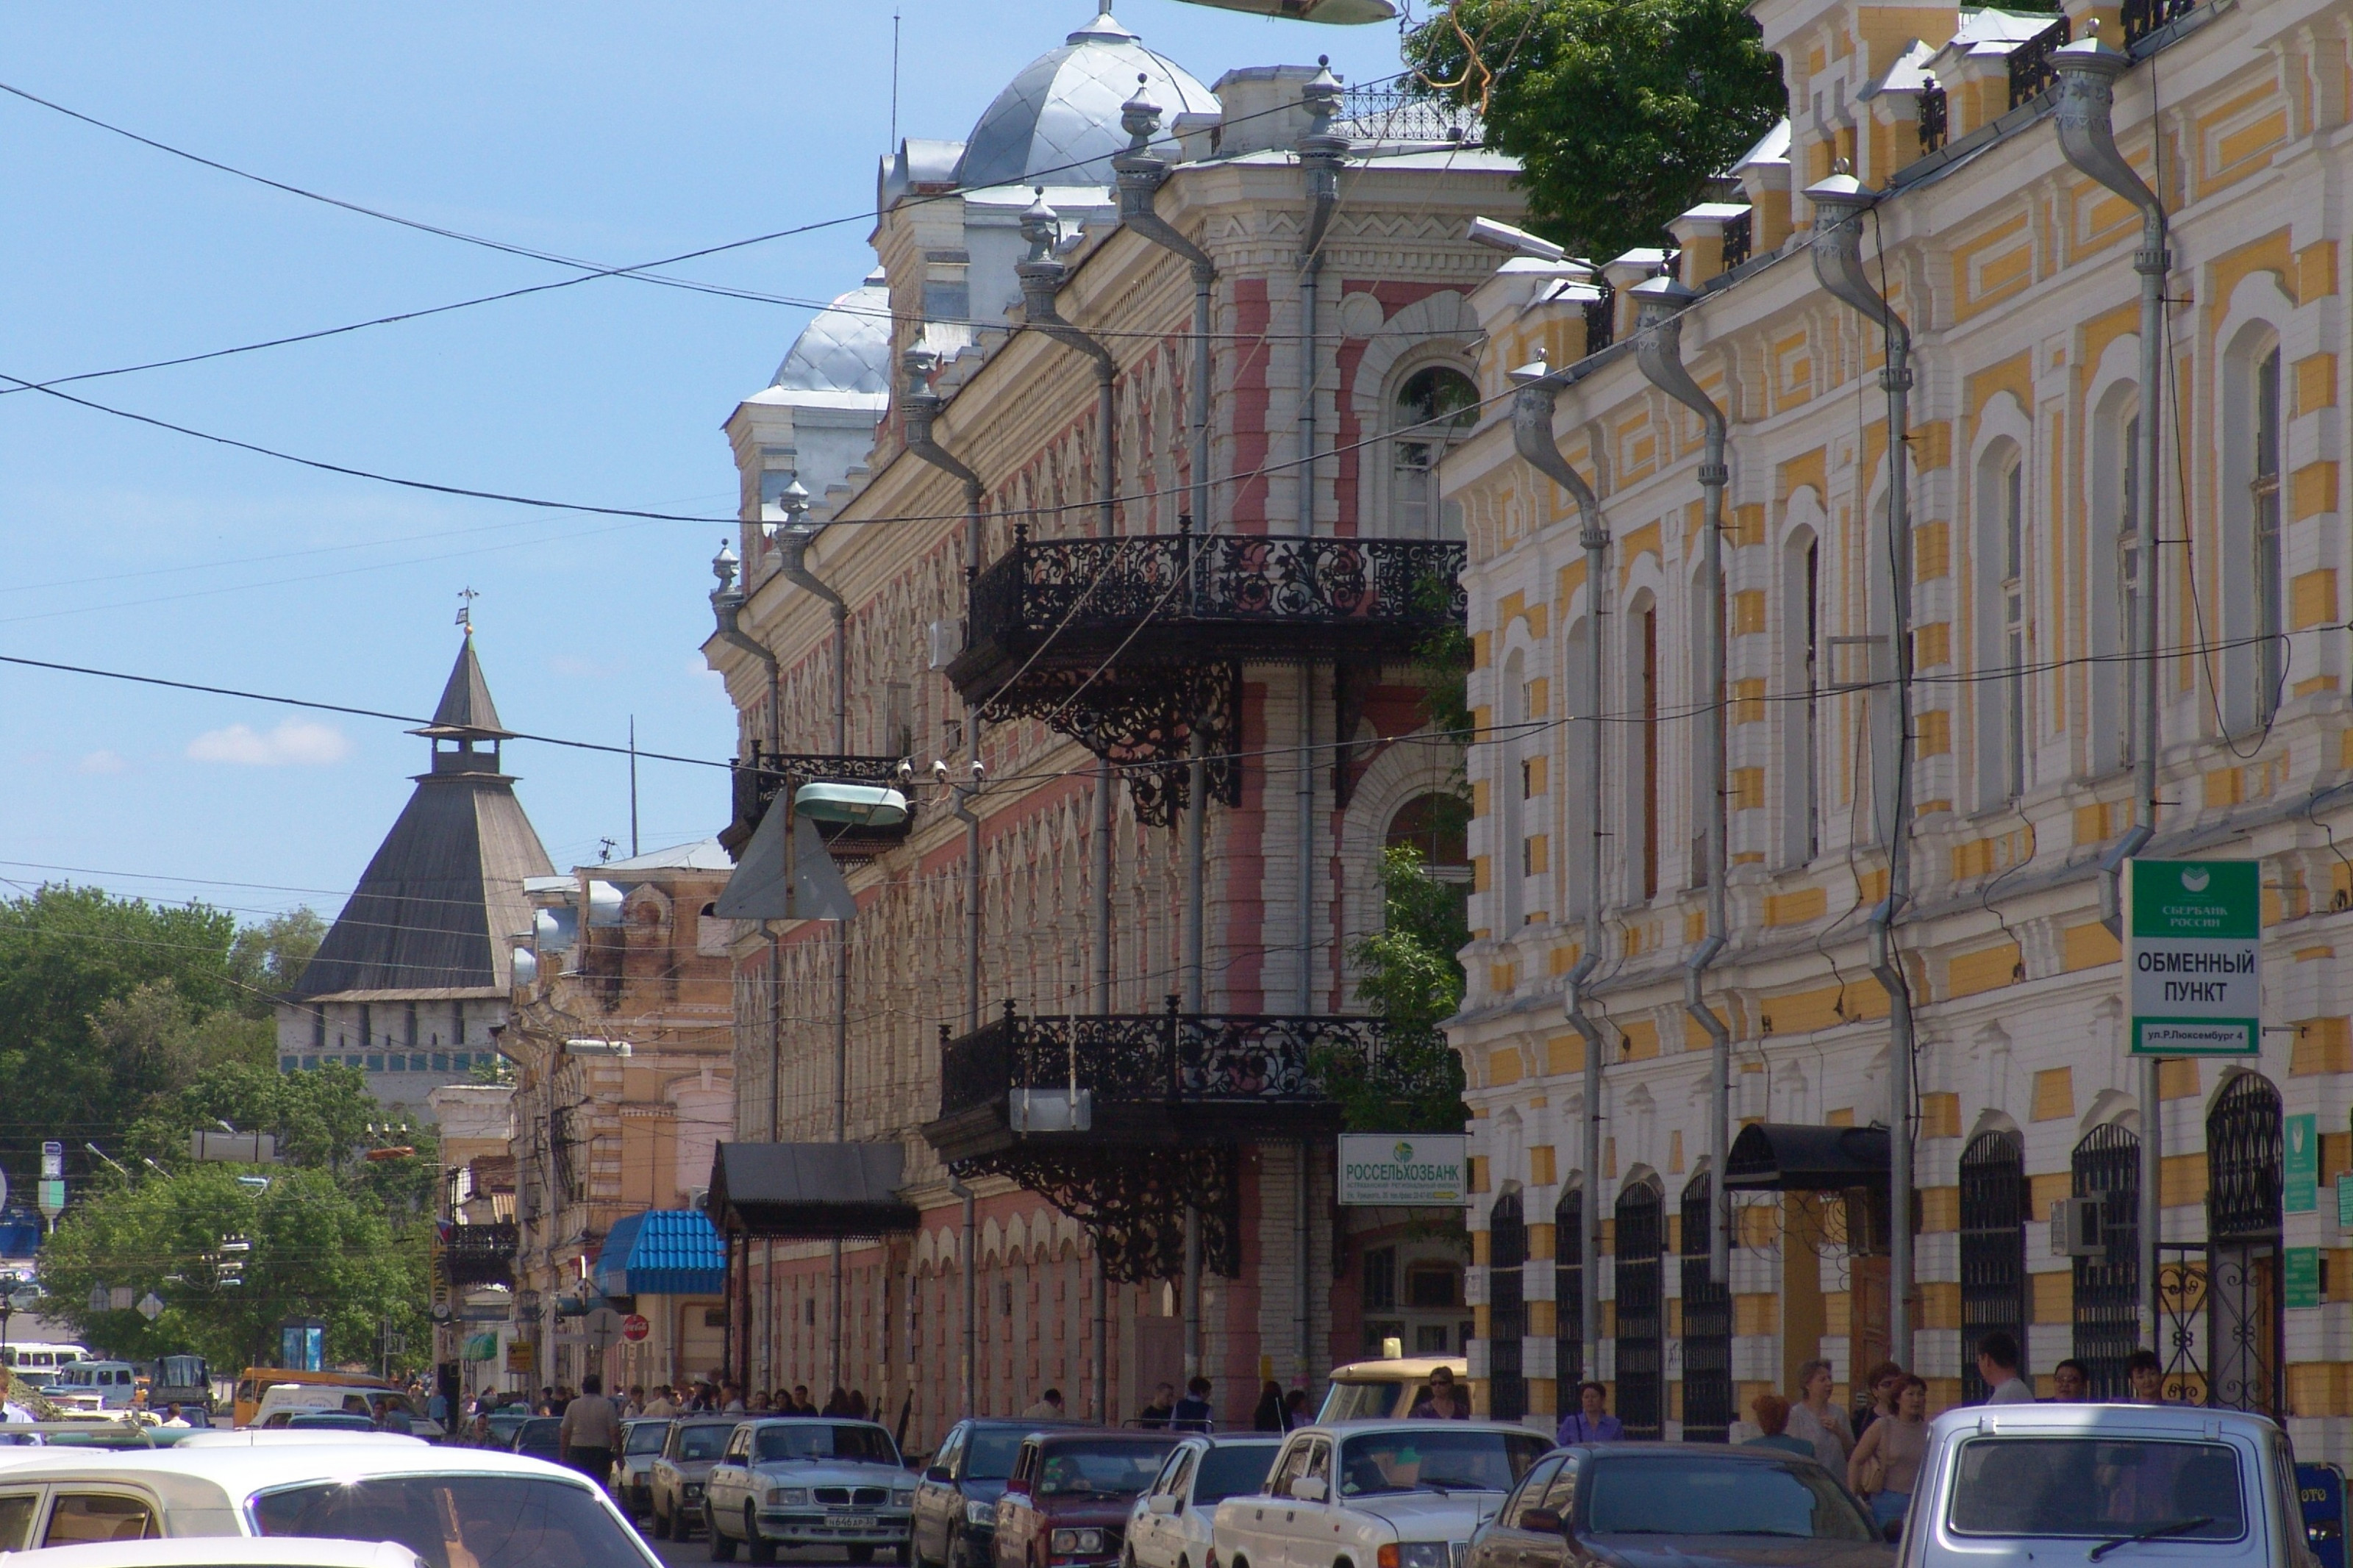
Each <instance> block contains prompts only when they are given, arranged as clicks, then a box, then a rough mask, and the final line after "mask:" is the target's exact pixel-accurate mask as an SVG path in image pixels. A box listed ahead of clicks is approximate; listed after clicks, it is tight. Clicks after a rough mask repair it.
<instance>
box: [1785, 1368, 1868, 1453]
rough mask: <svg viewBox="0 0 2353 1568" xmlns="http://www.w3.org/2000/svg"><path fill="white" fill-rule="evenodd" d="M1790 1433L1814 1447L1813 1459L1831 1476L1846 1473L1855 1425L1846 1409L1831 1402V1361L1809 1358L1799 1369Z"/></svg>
mask: <svg viewBox="0 0 2353 1568" xmlns="http://www.w3.org/2000/svg"><path fill="white" fill-rule="evenodd" d="M1789 1436H1792V1437H1802V1438H1804V1439H1805V1440H1806V1441H1807V1442H1809V1443H1811V1444H1812V1445H1813V1446H1814V1458H1817V1459H1820V1461H1821V1462H1822V1465H1823V1468H1826V1469H1828V1470H1829V1471H1830V1473H1831V1474H1832V1475H1834V1476H1842V1475H1844V1474H1846V1460H1847V1456H1848V1455H1849V1454H1852V1453H1853V1452H1854V1428H1853V1427H1852V1426H1850V1425H1848V1423H1847V1418H1846V1412H1845V1411H1843V1410H1841V1409H1840V1408H1839V1407H1838V1406H1837V1405H1834V1404H1832V1403H1831V1363H1828V1362H1826V1361H1810V1362H1808V1363H1806V1364H1805V1365H1803V1366H1801V1367H1799V1369H1798V1400H1797V1403H1796V1404H1794V1405H1791V1406H1790V1409H1789Z"/></svg>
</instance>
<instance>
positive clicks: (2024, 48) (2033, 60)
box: [2010, 16, 2073, 109]
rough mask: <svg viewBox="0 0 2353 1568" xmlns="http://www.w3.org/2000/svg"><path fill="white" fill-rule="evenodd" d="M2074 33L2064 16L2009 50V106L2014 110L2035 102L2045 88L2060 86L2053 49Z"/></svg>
mask: <svg viewBox="0 0 2353 1568" xmlns="http://www.w3.org/2000/svg"><path fill="white" fill-rule="evenodd" d="M2070 37H2073V34H2072V33H2071V32H2070V31H2069V28H2068V23H2067V18H2066V17H2064V16H2062V17H2060V18H2059V19H2058V20H2057V21H2055V22H2053V23H2052V24H2051V25H2050V26H2047V27H2045V28H2043V29H2042V31H2041V32H2039V33H2037V34H2035V35H2034V37H2031V38H2029V39H2027V40H2026V42H2024V43H2022V44H2021V45H2019V46H2018V47H2016V48H2014V49H2012V50H2010V107H2011V108H2012V109H2016V108H2017V107H2019V105H2021V104H2023V103H2031V102H2033V101H2034V100H2036V99H2037V98H2040V97H2041V96H2042V94H2043V93H2044V92H2045V91H2047V90H2048V89H2052V88H2054V87H2056V86H2058V85H2059V72H2058V69H2057V68H2056V67H2054V66H2052V63H2051V56H2052V51H2053V50H2055V49H2057V48H2058V47H2060V46H2061V45H2062V44H2064V43H2066V42H2067V41H2068V39H2069V38H2070Z"/></svg>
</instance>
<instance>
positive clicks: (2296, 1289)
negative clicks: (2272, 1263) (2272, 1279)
mask: <svg viewBox="0 0 2353 1568" xmlns="http://www.w3.org/2000/svg"><path fill="white" fill-rule="evenodd" d="M2280 1263H2281V1266H2282V1267H2281V1269H2280V1273H2281V1276H2282V1294H2284V1296H2285V1297H2286V1299H2287V1304H2288V1305H2289V1306H2291V1307H2317V1306H2319V1305H2320V1248H2318V1247H2289V1248H2288V1249H2287V1250H2286V1251H2284V1252H2283V1253H2282V1254H2281V1255H2280Z"/></svg>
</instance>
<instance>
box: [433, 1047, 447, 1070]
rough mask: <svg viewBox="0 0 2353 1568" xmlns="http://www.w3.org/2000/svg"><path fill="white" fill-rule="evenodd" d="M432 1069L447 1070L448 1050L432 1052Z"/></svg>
mask: <svg viewBox="0 0 2353 1568" xmlns="http://www.w3.org/2000/svg"><path fill="white" fill-rule="evenodd" d="M433 1070H434V1071H435V1072H448V1070H449V1053H448V1052H447V1051H435V1052H434V1053H433Z"/></svg>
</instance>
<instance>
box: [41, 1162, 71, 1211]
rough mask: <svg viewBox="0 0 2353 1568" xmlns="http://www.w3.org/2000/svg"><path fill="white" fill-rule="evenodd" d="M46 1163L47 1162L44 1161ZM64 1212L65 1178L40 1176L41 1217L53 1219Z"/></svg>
mask: <svg viewBox="0 0 2353 1568" xmlns="http://www.w3.org/2000/svg"><path fill="white" fill-rule="evenodd" d="M44 1163H47V1162H46V1161H44ZM65 1212H66V1179H65V1178H64V1177H63V1176H43V1177H42V1178H41V1217H42V1218H43V1219H55V1218H57V1217H58V1215H61V1214H63V1213H65Z"/></svg>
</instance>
